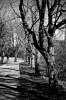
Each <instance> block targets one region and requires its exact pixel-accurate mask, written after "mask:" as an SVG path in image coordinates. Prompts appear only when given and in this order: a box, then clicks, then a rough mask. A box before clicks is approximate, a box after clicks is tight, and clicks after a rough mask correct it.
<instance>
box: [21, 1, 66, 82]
mask: <svg viewBox="0 0 66 100" xmlns="http://www.w3.org/2000/svg"><path fill="white" fill-rule="evenodd" d="M34 2H35V3H34V6H35V7H36V8H37V10H38V15H39V22H38V23H39V27H38V40H37V38H36V33H35V31H34V30H33V29H32V28H33V26H35V24H36V23H37V21H38V20H36V22H35V23H32V22H31V23H32V27H30V26H29V24H28V23H27V21H26V16H25V11H24V7H23V6H24V3H25V2H24V0H20V4H19V10H20V14H21V18H22V22H23V27H24V29H25V30H27V31H28V34H31V35H32V38H33V43H34V46H35V47H36V48H37V49H38V51H39V52H40V53H41V54H42V56H43V57H44V59H45V61H46V63H47V67H48V72H49V83H50V84H51V80H50V79H51V78H53V80H56V77H55V76H56V70H55V58H54V41H53V39H54V34H55V31H56V30H57V29H61V28H64V27H65V24H66V18H65V12H66V9H65V5H66V2H65V1H62V0H53V1H52V0H41V1H40V0H34ZM29 3H30V2H29ZM29 9H30V8H29ZM46 9H47V11H46ZM46 12H47V20H48V21H47V22H46V21H45V17H46ZM63 15H64V17H63V19H62V16H63ZM45 37H46V41H47V47H46V48H44V39H45Z"/></svg>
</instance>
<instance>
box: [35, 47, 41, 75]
mask: <svg viewBox="0 0 66 100" xmlns="http://www.w3.org/2000/svg"><path fill="white" fill-rule="evenodd" d="M35 52H36V53H35V54H36V56H35V74H36V75H38V76H39V75H40V72H39V62H38V51H37V49H36V50H35Z"/></svg>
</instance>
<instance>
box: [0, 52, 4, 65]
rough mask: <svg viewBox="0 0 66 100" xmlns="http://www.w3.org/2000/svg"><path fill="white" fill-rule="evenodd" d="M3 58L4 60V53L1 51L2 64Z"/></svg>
mask: <svg viewBox="0 0 66 100" xmlns="http://www.w3.org/2000/svg"><path fill="white" fill-rule="evenodd" d="M3 60H4V53H3V52H2V55H1V64H3Z"/></svg>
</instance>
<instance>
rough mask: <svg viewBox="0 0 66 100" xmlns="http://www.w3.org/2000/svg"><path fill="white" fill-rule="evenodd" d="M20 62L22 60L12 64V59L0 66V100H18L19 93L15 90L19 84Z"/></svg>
mask: <svg viewBox="0 0 66 100" xmlns="http://www.w3.org/2000/svg"><path fill="white" fill-rule="evenodd" d="M5 60H6V58H5ZM20 62H23V60H22V59H18V60H17V62H14V58H10V59H9V62H8V63H7V64H3V65H0V100H20V93H19V92H18V91H17V90H16V88H17V85H18V84H19V80H18V78H19V77H20V72H19V63H20Z"/></svg>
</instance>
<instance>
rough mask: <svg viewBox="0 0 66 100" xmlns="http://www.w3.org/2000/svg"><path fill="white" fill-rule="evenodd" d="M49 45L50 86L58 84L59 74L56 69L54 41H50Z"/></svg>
mask: <svg viewBox="0 0 66 100" xmlns="http://www.w3.org/2000/svg"><path fill="white" fill-rule="evenodd" d="M49 44H50V45H48V48H49V49H48V54H49V56H48V74H49V85H51V84H53V85H55V84H56V82H57V73H56V68H55V58H54V46H53V41H52V40H51V39H50V40H49Z"/></svg>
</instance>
